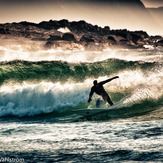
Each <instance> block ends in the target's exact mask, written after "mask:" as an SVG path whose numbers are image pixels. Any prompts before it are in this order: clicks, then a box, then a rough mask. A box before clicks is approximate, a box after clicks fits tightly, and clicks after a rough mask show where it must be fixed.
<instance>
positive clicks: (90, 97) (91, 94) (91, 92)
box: [88, 87, 94, 102]
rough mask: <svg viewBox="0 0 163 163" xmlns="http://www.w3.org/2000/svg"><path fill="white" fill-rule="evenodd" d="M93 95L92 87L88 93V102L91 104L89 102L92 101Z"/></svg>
mask: <svg viewBox="0 0 163 163" xmlns="http://www.w3.org/2000/svg"><path fill="white" fill-rule="evenodd" d="M93 93H94V89H93V87H92V88H91V91H90V93H89V99H88V102H91V101H92V96H93Z"/></svg>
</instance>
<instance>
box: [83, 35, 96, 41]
mask: <svg viewBox="0 0 163 163" xmlns="http://www.w3.org/2000/svg"><path fill="white" fill-rule="evenodd" d="M80 41H81V42H94V39H93V38H92V37H91V36H85V35H84V36H82V37H81V39H80Z"/></svg>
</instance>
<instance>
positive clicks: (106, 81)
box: [100, 76, 119, 85]
mask: <svg viewBox="0 0 163 163" xmlns="http://www.w3.org/2000/svg"><path fill="white" fill-rule="evenodd" d="M116 78H119V76H115V77H113V78H110V79H107V80H105V81H102V82H100V84H102V85H103V84H106V83H108V82H110V81H112V80H113V79H116Z"/></svg>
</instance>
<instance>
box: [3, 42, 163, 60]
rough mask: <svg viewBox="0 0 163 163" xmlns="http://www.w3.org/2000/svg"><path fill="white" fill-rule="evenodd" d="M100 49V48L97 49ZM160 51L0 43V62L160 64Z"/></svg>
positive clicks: (161, 58) (162, 56)
mask: <svg viewBox="0 0 163 163" xmlns="http://www.w3.org/2000/svg"><path fill="white" fill-rule="evenodd" d="M99 48H100V47H99ZM162 51H163V50H162V49H156V48H155V49H146V50H145V49H135V50H134V49H133V50H129V49H112V48H106V49H103V50H101V51H96V50H94V51H86V50H84V47H80V49H72V50H65V49H61V48H55V49H53V48H52V49H45V48H43V45H42V44H41V43H40V42H39V43H38V42H25V43H21V42H9V41H6V42H4V43H3V44H2V43H0V61H13V60H26V61H54V60H56V61H60V60H61V61H67V62H70V63H74V62H75V63H79V62H90V63H91V62H97V61H103V60H106V59H110V58H115V59H122V60H127V61H145V62H162V61H163V55H162Z"/></svg>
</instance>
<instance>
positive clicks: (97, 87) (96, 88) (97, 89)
mask: <svg viewBox="0 0 163 163" xmlns="http://www.w3.org/2000/svg"><path fill="white" fill-rule="evenodd" d="M116 78H118V77H117V76H116V77H113V78H110V79H107V80H105V81H102V82H99V83H97V84H94V86H93V87H92V88H91V91H90V94H89V100H88V102H90V101H91V97H92V95H93V93H94V92H95V93H96V94H98V95H100V96H102V98H103V100H104V101H107V102H108V103H109V104H110V105H113V102H112V100H111V98H110V97H109V95H108V94H107V92H106V91H105V89H104V87H103V85H104V84H106V83H108V82H110V81H111V80H113V79H116Z"/></svg>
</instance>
